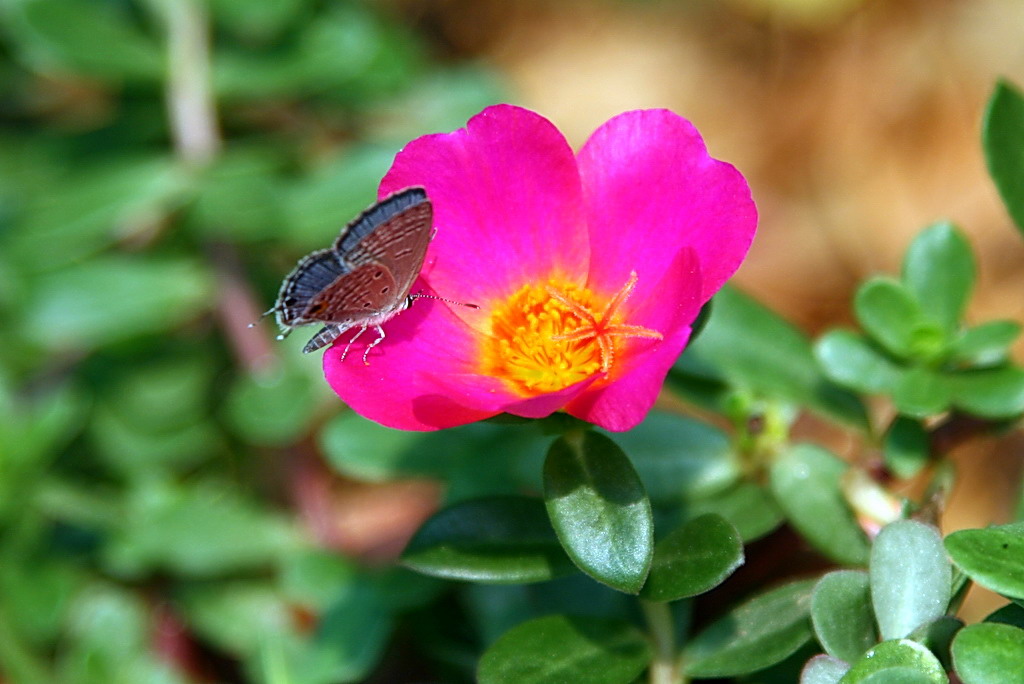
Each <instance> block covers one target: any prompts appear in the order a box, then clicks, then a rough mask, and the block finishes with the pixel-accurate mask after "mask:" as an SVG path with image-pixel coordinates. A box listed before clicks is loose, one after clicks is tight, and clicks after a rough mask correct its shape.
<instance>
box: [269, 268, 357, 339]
mask: <svg viewBox="0 0 1024 684" xmlns="http://www.w3.org/2000/svg"><path fill="white" fill-rule="evenodd" d="M350 270H351V269H350V268H349V266H348V265H347V264H344V263H342V262H341V260H339V259H338V255H337V254H335V252H334V250H331V249H321V250H318V251H316V252H313V253H312V254H309V255H308V256H306V257H303V258H302V259H301V260H300V261H299V263H298V264H296V266H295V268H294V269H292V272H291V273H289V274H288V277H287V278H285V279H284V282H283V283H282V284H281V290H280V292H278V294H277V303H276V304H274V309H273V311H275V312H276V313H277V322H278V324H280V325H282V326H288V327H291V326H295V325H303V324H304V323H310V322H312V321H313V320H316V319H309V317H308V316H307V315H306V313H307V311H308V310H309V307H310V305H311V304H312V303H313V301H314V300H315V299H316V298H317V296H318V295H319V294H320V293H321V292H322V291H323V290H324V289H326V288H328V287H330V286H331V285H332V284H333V283H334V282H335V281H336V280H338V279H339V278H341V277H343V276H344V275H345V274H346V273H348V272H349V271H350Z"/></svg>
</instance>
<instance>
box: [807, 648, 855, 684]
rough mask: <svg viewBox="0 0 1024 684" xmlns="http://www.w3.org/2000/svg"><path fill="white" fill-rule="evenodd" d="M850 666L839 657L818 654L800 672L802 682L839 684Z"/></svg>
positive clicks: (809, 683)
mask: <svg viewBox="0 0 1024 684" xmlns="http://www.w3.org/2000/svg"><path fill="white" fill-rule="evenodd" d="M849 669H850V666H849V665H848V664H846V663H844V662H843V661H842V660H839V659H838V658H833V657H832V656H827V655H816V656H814V657H813V658H811V659H810V660H808V661H807V664H806V665H804V669H803V670H802V671H801V672H800V684H839V680H841V679H842V678H843V675H844V674H846V671H847V670H849Z"/></svg>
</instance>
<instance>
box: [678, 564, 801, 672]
mask: <svg viewBox="0 0 1024 684" xmlns="http://www.w3.org/2000/svg"><path fill="white" fill-rule="evenodd" d="M814 584H815V580H801V581H798V582H792V583H790V584H786V585H784V586H781V587H779V588H777V589H773V590H771V591H768V592H766V593H763V594H760V595H759V596H756V597H754V598H752V599H750V600H749V601H747V602H746V603H743V604H741V605H740V606H738V607H736V608H734V609H733V610H731V611H729V612H728V613H726V615H725V616H723V617H722V618H720V619H718V620H716V621H715V622H714V623H712V624H711V625H710V626H708V627H707V628H705V629H704V630H703V631H702V632H700V633H699V634H698V635H697V636H696V637H694V638H693V640H691V641H690V643H689V644H687V646H686V648H685V649H684V651H683V662H684V668H685V670H686V672H687V673H688V674H689V675H690V676H692V677H731V676H734V675H740V674H746V673H748V672H756V671H757V670H761V669H764V668H766V667H768V666H769V665H774V664H775V663H778V662H781V661H782V660H785V659H786V658H787V657H788V656H789V655H791V654H792V653H795V652H796V650H797V649H798V648H800V647H801V646H802V645H803V644H805V643H806V642H807V641H808V640H810V639H811V638H812V636H813V631H812V630H811V623H810V620H809V619H808V615H809V613H810V603H811V592H812V590H813V588H814Z"/></svg>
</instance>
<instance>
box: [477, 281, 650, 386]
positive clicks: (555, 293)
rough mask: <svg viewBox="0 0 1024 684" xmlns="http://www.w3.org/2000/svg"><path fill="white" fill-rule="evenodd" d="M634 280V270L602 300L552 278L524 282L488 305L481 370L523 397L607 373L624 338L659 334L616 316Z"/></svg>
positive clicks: (618, 315) (619, 313)
mask: <svg viewBox="0 0 1024 684" xmlns="http://www.w3.org/2000/svg"><path fill="white" fill-rule="evenodd" d="M636 280H637V276H636V273H635V272H634V273H632V274H631V275H630V278H629V281H628V282H627V283H626V284H625V285H624V286H623V287H622V289H620V290H619V291H618V292H617V293H615V294H614V295H613V296H612V297H611V298H609V299H607V300H602V299H601V298H599V297H598V296H597V295H595V294H594V293H593V292H591V291H590V290H589V289H587V288H582V287H579V286H578V285H576V284H575V283H569V282H564V281H559V280H554V279H552V280H550V281H548V282H547V283H546V284H544V285H536V284H527V285H523V286H522V287H521V288H519V290H517V291H516V292H515V293H513V294H512V295H511V296H510V297H509V298H508V299H506V300H505V301H504V302H501V303H499V304H498V305H497V306H495V307H494V308H493V309H492V312H491V319H490V328H491V334H490V336H488V337H487V338H485V342H484V346H483V349H482V366H483V372H484V373H485V374H487V375H491V376H494V377H499V378H502V379H503V380H505V381H506V382H507V383H508V384H509V385H511V386H512V387H513V388H514V389H515V390H516V391H518V392H519V393H520V394H523V395H524V396H535V395H538V394H545V393H548V392H557V391H558V390H561V389H564V388H566V387H568V386H569V385H573V384H575V383H577V382H580V381H581V380H586V379H587V378H589V377H590V376H592V375H594V374H595V373H602V374H605V375H607V374H608V373H610V372H611V370H612V367H613V365H614V363H615V358H616V355H617V354H618V353H619V352H620V351H621V349H622V347H623V346H624V344H625V338H630V337H643V338H648V339H658V340H660V339H661V338H662V336H661V333H659V332H658V331H656V330H649V329H648V328H643V327H641V326H638V325H627V324H624V323H622V321H621V320H620V319H621V312H620V309H621V308H622V304H623V303H624V302H625V301H626V299H627V298H628V297H629V295H630V293H631V292H632V291H633V287H634V286H635V285H636Z"/></svg>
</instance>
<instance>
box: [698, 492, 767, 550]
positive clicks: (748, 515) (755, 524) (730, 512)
mask: <svg viewBox="0 0 1024 684" xmlns="http://www.w3.org/2000/svg"><path fill="white" fill-rule="evenodd" d="M707 513H715V514H717V515H720V516H722V517H723V518H725V519H726V520H728V521H729V522H730V523H732V524H733V526H734V527H735V528H736V530H737V531H738V532H739V533H740V538H741V539H743V541H744V542H751V541H754V540H755V539H760V538H761V537H763V536H764V535H766V534H768V533H769V532H771V531H772V530H774V529H775V528H777V527H778V526H779V525H781V524H782V522H783V520H784V519H785V518H784V516H783V514H782V511H781V510H780V509H779V506H778V504H777V503H775V499H774V497H772V496H771V495H770V494H769V493H768V492H767V491H766V490H765V488H764V487H761V486H760V485H758V484H756V483H754V482H750V481H749V480H743V481H741V482H739V483H737V484H736V485H734V486H733V487H730V488H729V489H726V490H725V491H722V492H718V493H716V494H714V495H712V496H709V497H706V498H702V499H697V500H695V501H691V502H688V503H687V506H686V509H685V514H686V515H687V516H689V517H696V516H699V515H704V514H707Z"/></svg>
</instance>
